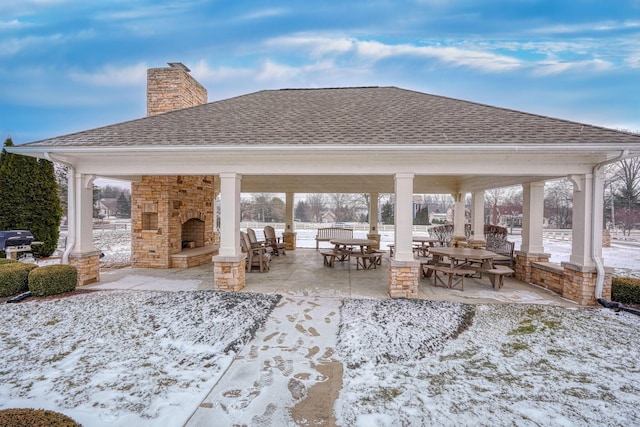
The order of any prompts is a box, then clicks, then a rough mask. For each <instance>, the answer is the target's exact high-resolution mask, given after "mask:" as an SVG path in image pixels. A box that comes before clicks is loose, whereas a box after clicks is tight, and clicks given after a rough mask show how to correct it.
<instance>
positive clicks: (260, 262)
mask: <svg viewBox="0 0 640 427" xmlns="http://www.w3.org/2000/svg"><path fill="white" fill-rule="evenodd" d="M240 246H241V247H242V252H245V253H246V254H247V267H246V270H247V272H249V273H251V272H252V271H253V268H254V267H258V270H259V271H260V273H264V272H267V271H269V267H270V264H271V254H270V253H268V252H267V249H271V248H267V247H264V246H262V247H255V248H252V247H251V242H250V240H249V236H248V234H247V233H245V232H243V231H241V232H240Z"/></svg>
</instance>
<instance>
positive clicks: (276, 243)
mask: <svg viewBox="0 0 640 427" xmlns="http://www.w3.org/2000/svg"><path fill="white" fill-rule="evenodd" d="M264 240H265V244H266V245H267V246H269V247H271V248H272V249H273V253H274V255H275V256H280V254H282V255H286V254H287V253H286V249H287V244H286V243H284V242H280V238H279V237H276V231H275V230H274V229H273V227H272V226H270V225H266V226H265V227H264Z"/></svg>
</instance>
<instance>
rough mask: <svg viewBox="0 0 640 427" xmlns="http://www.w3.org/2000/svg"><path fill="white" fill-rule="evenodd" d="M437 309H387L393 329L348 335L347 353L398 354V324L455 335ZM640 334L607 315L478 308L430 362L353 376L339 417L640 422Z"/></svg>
mask: <svg viewBox="0 0 640 427" xmlns="http://www.w3.org/2000/svg"><path fill="white" fill-rule="evenodd" d="M393 302H396V301H393ZM346 309H347V310H348V311H349V312H351V311H352V309H351V308H349V307H346ZM433 310H438V309H437V308H435V307H432V306H429V305H423V306H418V305H413V306H410V305H407V304H398V305H397V307H396V308H395V309H393V308H389V309H388V310H386V311H385V313H386V315H388V316H389V324H390V325H393V327H390V328H384V329H386V331H387V333H386V334H376V335H369V339H368V342H364V343H363V342H362V341H363V338H361V337H358V330H360V331H362V333H363V335H365V334H366V330H367V328H369V326H367V325H366V322H361V323H360V327H359V328H352V329H350V330H348V333H343V331H344V329H341V331H340V337H339V341H340V346H339V348H340V352H341V354H345V355H347V356H348V357H351V356H349V355H350V354H351V353H357V354H358V359H364V360H366V359H367V358H369V357H370V358H371V359H372V360H376V361H378V359H376V355H377V354H378V353H380V351H381V350H380V348H394V347H395V344H394V343H393V341H394V340H395V339H396V338H395V337H394V330H393V328H395V327H398V325H400V329H401V330H402V329H415V330H414V331H413V335H414V339H415V337H418V336H419V334H420V333H423V334H424V340H431V339H432V336H433V332H432V331H431V330H430V329H431V328H436V329H447V328H446V327H443V325H447V324H449V325H451V326H450V328H451V333H452V336H453V335H454V334H453V332H454V331H453V330H454V329H455V327H456V326H455V325H456V321H452V320H451V319H445V318H441V316H440V315H434V314H433V313H432V311H433ZM342 314H343V318H344V317H345V316H346V315H347V313H346V312H345V313H342ZM445 316H446V315H445ZM458 316H459V314H457V313H456V312H455V310H454V311H453V313H452V315H451V317H452V318H454V319H455V318H457V317H458ZM415 318H425V319H429V320H428V321H426V322H425V323H423V324H414V320H413V319H415ZM426 323H429V325H427V324H426ZM639 328H640V318H638V317H637V316H633V315H631V314H628V313H617V314H616V313H614V312H612V311H609V310H606V309H572V310H569V309H565V308H560V307H550V306H534V305H479V306H477V308H476V311H475V316H474V318H473V324H472V325H471V326H470V327H469V329H468V330H466V331H464V332H462V333H461V334H460V335H459V336H458V337H457V338H455V339H449V340H447V341H446V342H445V343H444V345H443V346H442V348H440V349H435V350H436V351H434V352H433V353H432V354H428V355H426V357H424V358H420V357H416V354H407V355H406V357H405V358H404V359H400V360H398V361H395V362H388V363H377V364H376V363H366V364H362V365H360V366H359V367H353V368H352V369H346V370H345V373H344V378H343V389H342V391H341V394H340V398H339V400H338V402H337V403H336V413H337V419H338V421H339V424H340V425H343V426H368V425H379V426H395V425H411V426H414V425H415V426H420V425H442V426H449V425H451V426H453V425H455V426H460V425H463V426H464V425H474V426H476V425H486V426H494V425H522V426H529V425H531V426H538V425H545V426H574V425H578V426H588V425H639V424H640V411H638V409H637V408H638V405H640V368H639V367H638V362H637V358H638V354H640V341H639V340H638V339H637V336H638V329H639ZM404 334H405V332H400V335H404Z"/></svg>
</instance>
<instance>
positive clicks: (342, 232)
mask: <svg viewBox="0 0 640 427" xmlns="http://www.w3.org/2000/svg"><path fill="white" fill-rule="evenodd" d="M333 239H353V229H352V228H340V227H325V228H318V233H317V234H316V251H317V250H318V249H319V244H320V242H329V241H331V240H333Z"/></svg>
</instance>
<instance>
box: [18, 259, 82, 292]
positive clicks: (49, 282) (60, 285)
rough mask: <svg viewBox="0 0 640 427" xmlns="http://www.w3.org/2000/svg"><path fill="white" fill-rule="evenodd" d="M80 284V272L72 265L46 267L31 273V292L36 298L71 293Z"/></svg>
mask: <svg viewBox="0 0 640 427" xmlns="http://www.w3.org/2000/svg"><path fill="white" fill-rule="evenodd" d="M77 282H78V270H77V269H76V268H75V267H74V266H72V265H66V264H53V265H45V266H44V267H40V268H38V269H36V270H33V271H32V272H31V273H29V290H30V291H31V295H33V296H35V297H46V296H48V295H56V294H62V293H65V292H71V291H73V290H74V289H75V288H76V284H77Z"/></svg>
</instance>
